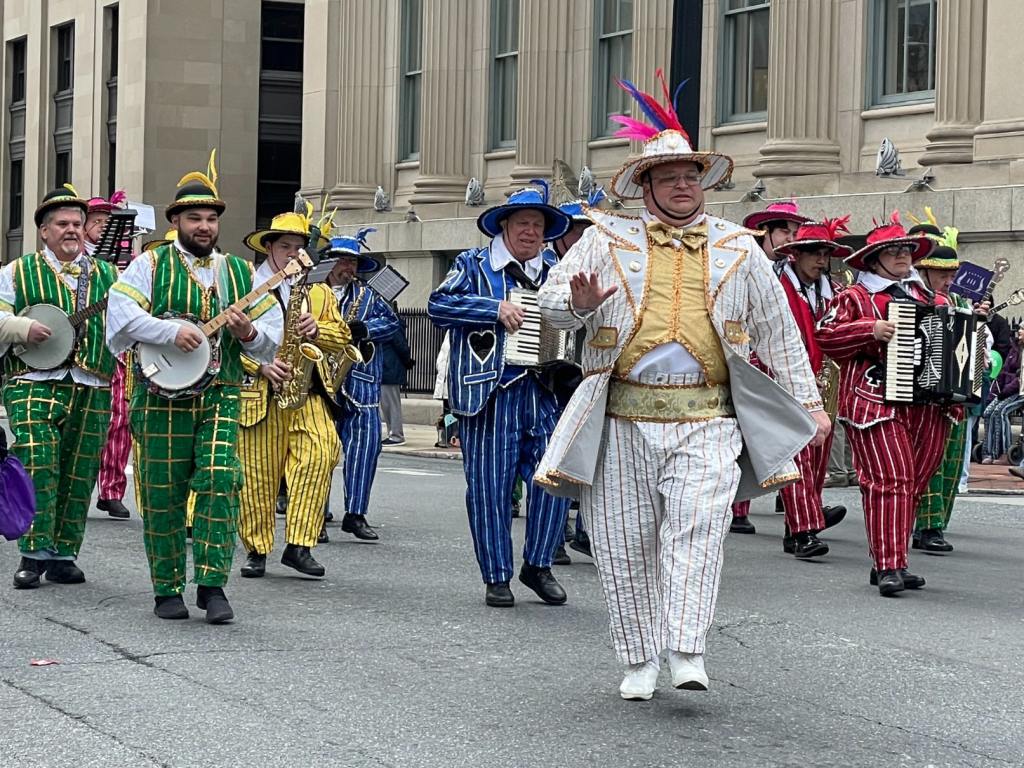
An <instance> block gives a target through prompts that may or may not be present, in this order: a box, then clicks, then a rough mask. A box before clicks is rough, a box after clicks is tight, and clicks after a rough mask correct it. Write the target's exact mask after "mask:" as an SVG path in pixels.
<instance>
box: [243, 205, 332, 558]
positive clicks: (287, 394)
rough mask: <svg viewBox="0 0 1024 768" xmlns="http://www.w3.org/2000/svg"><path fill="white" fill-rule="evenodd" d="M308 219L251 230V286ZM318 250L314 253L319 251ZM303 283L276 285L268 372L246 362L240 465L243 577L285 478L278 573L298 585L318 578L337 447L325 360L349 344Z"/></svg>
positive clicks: (301, 242) (279, 259)
mask: <svg viewBox="0 0 1024 768" xmlns="http://www.w3.org/2000/svg"><path fill="white" fill-rule="evenodd" d="M310 213H311V211H310V210H307V213H306V214H305V215H303V214H301V213H283V214H281V215H279V216H275V217H274V219H273V221H272V222H271V225H270V228H269V229H264V230H257V231H256V232H253V233H252V234H251V235H249V236H248V237H246V239H245V244H246V245H248V246H249V247H250V248H252V249H253V250H254V251H256V252H257V253H263V254H266V256H267V258H266V260H265V261H264V262H263V264H261V265H260V267H259V268H258V269H257V270H256V277H255V282H256V284H259V283H261V282H263V281H265V280H266V279H267V278H269V277H270V276H271V275H273V274H274V273H275V272H278V271H280V270H281V269H283V268H284V266H285V265H286V264H287V263H288V261H290V260H291V259H294V258H296V257H297V256H298V253H299V249H301V248H303V247H306V243H307V240H308V239H309V232H310V225H311V218H310ZM325 244H326V240H322V242H320V243H317V247H318V248H319V247H320V246H322V245H325ZM303 278H304V275H300V276H298V277H297V278H296V279H295V281H294V282H291V283H289V282H288V281H285V282H284V283H282V284H281V285H280V286H279V287H278V288H277V289H276V293H277V297H278V300H279V301H280V302H281V305H282V307H283V309H284V312H285V329H284V338H283V340H282V342H281V346H280V348H279V350H278V353H277V357H275V359H274V361H273V362H272V363H269V364H266V365H258V364H257V363H255V362H254V361H248V360H245V361H244V362H245V365H246V373H247V374H248V377H247V384H246V386H245V387H243V388H242V405H241V418H240V424H241V429H240V430H239V455H240V457H241V460H242V467H243V469H244V471H245V487H244V488H243V489H242V498H241V501H242V503H241V513H240V520H239V533H240V535H241V538H242V543H243V544H245V549H246V551H247V552H248V556H247V557H246V560H245V565H244V566H242V570H241V573H242V576H244V577H247V578H259V577H261V576H263V575H264V573H265V572H266V566H267V555H268V554H269V553H270V552H271V550H272V549H273V548H274V527H275V517H274V509H275V506H276V502H277V493H278V487H279V485H280V482H281V479H282V478H284V480H285V482H286V484H287V486H288V492H289V502H288V510H287V514H286V516H285V540H286V544H287V545H286V546H285V550H284V554H283V555H282V556H281V563H282V564H283V565H286V566H288V567H289V568H294V569H295V570H296V571H298V572H299V573H301V574H304V575H307V576H323V575H324V567H323V566H322V565H321V564H320V563H318V562H317V561H316V560H315V559H314V558H313V555H312V553H311V551H310V550H311V549H312V548H313V547H314V546H316V543H317V536H318V535H319V533H320V530H321V528H322V527H323V522H324V504H325V502H326V501H327V495H328V493H329V491H330V485H331V474H332V473H333V471H334V466H335V465H336V464H337V463H338V454H339V450H340V445H339V441H338V435H337V432H336V431H335V428H334V419H333V417H332V413H331V408H332V406H333V398H332V395H333V389H330V388H329V387H328V386H327V384H328V382H329V379H330V374H329V372H328V369H327V358H328V355H331V354H335V353H337V352H340V351H342V350H343V349H344V348H345V347H346V346H348V345H349V344H350V342H351V338H352V337H351V334H350V332H349V328H348V325H347V324H346V323H345V321H344V320H343V319H342V318H341V315H340V314H339V312H338V305H337V302H336V301H335V300H334V295H333V294H332V293H331V290H330V288H328V287H327V286H326V285H324V284H323V283H315V284H313V285H308V286H307V285H305V284H304V282H303Z"/></svg>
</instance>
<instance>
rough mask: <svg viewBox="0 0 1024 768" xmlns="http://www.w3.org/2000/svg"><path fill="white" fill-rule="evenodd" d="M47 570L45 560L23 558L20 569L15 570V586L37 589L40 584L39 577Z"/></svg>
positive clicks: (19, 565)
mask: <svg viewBox="0 0 1024 768" xmlns="http://www.w3.org/2000/svg"><path fill="white" fill-rule="evenodd" d="M45 570H46V561H45V560H35V559H34V558H31V557H23V558H21V562H20V563H19V564H18V570H17V571H15V572H14V588H15V589H35V588H36V587H38V586H39V577H40V576H42V575H43V572H44V571H45Z"/></svg>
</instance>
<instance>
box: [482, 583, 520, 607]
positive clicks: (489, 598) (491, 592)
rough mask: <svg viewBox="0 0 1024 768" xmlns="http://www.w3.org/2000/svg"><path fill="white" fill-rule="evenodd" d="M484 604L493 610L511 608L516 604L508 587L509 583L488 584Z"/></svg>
mask: <svg viewBox="0 0 1024 768" xmlns="http://www.w3.org/2000/svg"><path fill="white" fill-rule="evenodd" d="M484 602H485V603H487V605H489V606H491V608H511V607H512V606H513V605H515V604H516V598H515V596H514V595H513V594H512V590H511V589H509V587H508V582H507V581H501V582H498V583H497V584H488V585H487V591H486V592H485V593H484Z"/></svg>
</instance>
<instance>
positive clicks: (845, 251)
mask: <svg viewBox="0 0 1024 768" xmlns="http://www.w3.org/2000/svg"><path fill="white" fill-rule="evenodd" d="M814 248H829V249H831V251H832V253H830V254H829V258H830V259H846V258H847V257H848V256H849V255H850V254H851V253H853V248H851V247H850V246H848V245H843V244H842V243H837V242H836V241H835V240H797V241H795V242H792V243H786V244H785V245H780V246H779V247H778V248H776V249H775V253H776V254H778V255H780V256H786V257H787V258H792V257H794V256H799V255H800V254H801V253H803V252H804V251H808V250H811V249H814Z"/></svg>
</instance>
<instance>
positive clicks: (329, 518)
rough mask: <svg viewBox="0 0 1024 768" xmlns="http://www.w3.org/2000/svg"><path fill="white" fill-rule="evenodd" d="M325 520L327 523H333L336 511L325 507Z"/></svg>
mask: <svg viewBox="0 0 1024 768" xmlns="http://www.w3.org/2000/svg"><path fill="white" fill-rule="evenodd" d="M324 522H325V523H333V522H334V513H333V512H331V511H330V510H329V509H325V510H324Z"/></svg>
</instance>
